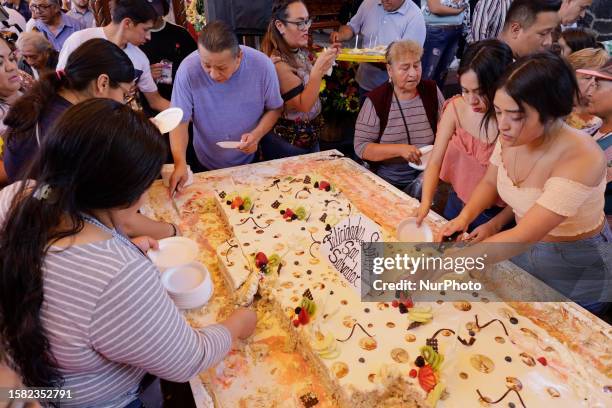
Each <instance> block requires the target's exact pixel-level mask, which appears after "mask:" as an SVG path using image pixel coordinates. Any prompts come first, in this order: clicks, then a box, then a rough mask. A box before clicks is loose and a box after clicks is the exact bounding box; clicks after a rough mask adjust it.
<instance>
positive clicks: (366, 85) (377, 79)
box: [331, 0, 426, 96]
mask: <svg viewBox="0 0 612 408" xmlns="http://www.w3.org/2000/svg"><path fill="white" fill-rule="evenodd" d="M425 33H426V30H425V19H424V18H423V13H422V12H421V10H420V9H419V7H418V6H417V5H416V4H414V2H413V1H411V0H364V2H363V3H361V6H359V10H357V14H355V16H353V18H352V19H351V21H349V23H348V24H347V25H345V26H341V27H340V28H339V29H338V31H334V32H332V34H331V41H332V43H338V42H342V41H348V40H350V39H352V38H353V37H354V36H355V35H356V34H359V38H360V39H361V40H360V42H361V45H362V47H363V48H374V47H376V46H378V45H389V44H391V43H392V42H393V41H398V40H412V41H414V42H416V43H417V44H419V45H420V46H421V47H422V46H423V44H424V43H425ZM355 79H356V80H357V83H358V84H359V88H360V89H359V91H360V96H363V95H365V93H367V92H369V91H371V90H372V89H374V88H377V87H378V86H380V85H382V84H383V83H385V82H386V81H388V80H389V76H388V75H387V70H386V69H385V67H384V65H380V64H370V63H364V64H359V70H358V71H357V77H356V78H355Z"/></svg>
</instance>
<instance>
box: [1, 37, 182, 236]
mask: <svg viewBox="0 0 612 408" xmlns="http://www.w3.org/2000/svg"><path fill="white" fill-rule="evenodd" d="M134 76H135V73H134V66H133V65H132V61H131V60H130V58H129V57H128V56H127V54H125V53H124V52H123V50H121V48H119V47H118V46H117V45H115V44H113V43H112V42H110V41H107V40H103V39H92V40H89V41H87V42H85V43H83V44H82V45H81V46H79V48H77V49H76V51H75V52H73V53H72V54H71V55H70V57H69V58H68V63H67V65H66V68H65V70H63V71H58V72H53V73H49V74H47V75H45V76H43V77H42V79H41V80H40V81H39V82H37V83H36V84H35V85H34V86H33V87H32V89H31V90H30V91H29V92H28V93H26V94H25V95H24V97H23V98H20V99H19V100H18V101H17V102H16V103H15V104H14V105H13V106H12V107H11V109H10V111H9V113H8V114H7V116H6V118H5V120H4V123H5V124H6V125H7V126H8V130H7V132H6V134H5V137H4V140H5V146H6V150H5V153H4V165H5V168H6V173H7V175H8V180H9V181H10V182H11V183H12V182H14V181H17V180H20V179H22V178H23V175H24V174H26V172H27V171H28V169H29V167H30V165H31V163H32V162H33V161H34V159H35V158H36V156H37V153H38V150H39V146H40V145H41V142H42V141H44V139H45V138H46V137H47V134H49V132H50V131H51V129H52V128H53V126H54V124H55V122H57V121H58V119H59V117H60V116H61V115H62V114H63V113H64V111H66V110H67V109H68V108H70V107H71V106H72V105H76V104H77V103H79V102H83V101H85V100H88V99H91V98H109V99H113V100H115V101H117V102H120V103H126V102H127V100H128V98H129V97H130V96H131V93H130V89H131V86H132V83H133V81H134ZM100 120H105V118H100ZM4 182H6V180H4ZM122 221H123V225H122V227H123V232H124V233H125V234H126V235H129V236H139V235H147V236H150V237H152V238H155V239H162V238H166V237H170V236H173V235H176V234H177V233H178V230H177V228H176V226H174V225H172V224H169V223H165V222H158V221H153V220H151V219H149V218H147V217H145V216H144V215H141V214H137V215H136V216H128V214H126V215H125V218H124V219H123V220H122Z"/></svg>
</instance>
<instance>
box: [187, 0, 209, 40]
mask: <svg viewBox="0 0 612 408" xmlns="http://www.w3.org/2000/svg"><path fill="white" fill-rule="evenodd" d="M186 14H187V21H188V22H189V23H191V25H193V28H194V29H195V30H196V31H197V32H199V31H202V28H204V26H205V25H206V17H205V16H204V0H190V2H189V6H188V7H187V10H186Z"/></svg>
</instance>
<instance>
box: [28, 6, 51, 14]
mask: <svg viewBox="0 0 612 408" xmlns="http://www.w3.org/2000/svg"><path fill="white" fill-rule="evenodd" d="M54 5H55V4H30V10H32V11H36V12H37V13H41V12H45V11H47V10H49V9H50V8H51V7H53V6H54Z"/></svg>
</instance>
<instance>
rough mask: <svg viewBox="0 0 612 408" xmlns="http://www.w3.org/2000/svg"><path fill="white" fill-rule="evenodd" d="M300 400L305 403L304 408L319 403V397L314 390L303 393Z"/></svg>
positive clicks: (309, 407)
mask: <svg viewBox="0 0 612 408" xmlns="http://www.w3.org/2000/svg"><path fill="white" fill-rule="evenodd" d="M300 401H301V402H302V404H303V405H304V408H311V407H314V406H315V405H317V404H318V403H319V399H318V398H317V396H316V395H315V394H313V393H312V392H309V393H308V394H304V395H302V396H301V397H300Z"/></svg>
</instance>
